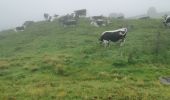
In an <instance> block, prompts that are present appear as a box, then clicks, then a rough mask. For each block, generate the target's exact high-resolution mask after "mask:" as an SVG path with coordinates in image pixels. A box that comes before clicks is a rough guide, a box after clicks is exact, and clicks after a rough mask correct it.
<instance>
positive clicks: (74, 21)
mask: <svg viewBox="0 0 170 100" xmlns="http://www.w3.org/2000/svg"><path fill="white" fill-rule="evenodd" d="M76 24H77V21H76V20H66V21H64V22H63V25H64V26H70V25H76Z"/></svg>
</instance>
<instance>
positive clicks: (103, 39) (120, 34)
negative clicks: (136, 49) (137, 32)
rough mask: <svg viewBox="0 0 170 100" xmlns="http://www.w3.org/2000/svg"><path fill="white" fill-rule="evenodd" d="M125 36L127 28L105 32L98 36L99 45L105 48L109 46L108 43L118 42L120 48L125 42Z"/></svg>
mask: <svg viewBox="0 0 170 100" xmlns="http://www.w3.org/2000/svg"><path fill="white" fill-rule="evenodd" d="M126 34H127V28H120V29H117V30H113V31H105V32H103V33H102V34H101V36H100V39H99V40H100V44H102V43H103V44H104V46H105V47H107V46H109V43H110V41H112V42H117V41H119V40H120V46H122V43H123V42H125V37H126Z"/></svg>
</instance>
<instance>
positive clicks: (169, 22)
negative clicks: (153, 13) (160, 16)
mask: <svg viewBox="0 0 170 100" xmlns="http://www.w3.org/2000/svg"><path fill="white" fill-rule="evenodd" d="M163 23H164V25H165V26H170V15H165V16H164V21H163Z"/></svg>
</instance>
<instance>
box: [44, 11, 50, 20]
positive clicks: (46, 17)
mask: <svg viewBox="0 0 170 100" xmlns="http://www.w3.org/2000/svg"><path fill="white" fill-rule="evenodd" d="M44 18H45V20H47V21H48V19H49V14H47V13H44Z"/></svg>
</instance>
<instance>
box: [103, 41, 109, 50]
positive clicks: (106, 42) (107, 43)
mask: <svg viewBox="0 0 170 100" xmlns="http://www.w3.org/2000/svg"><path fill="white" fill-rule="evenodd" d="M103 44H104V47H105V48H106V47H107V46H109V41H108V40H103Z"/></svg>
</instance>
